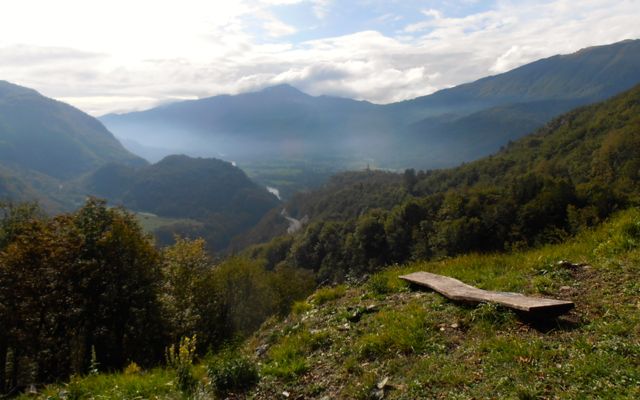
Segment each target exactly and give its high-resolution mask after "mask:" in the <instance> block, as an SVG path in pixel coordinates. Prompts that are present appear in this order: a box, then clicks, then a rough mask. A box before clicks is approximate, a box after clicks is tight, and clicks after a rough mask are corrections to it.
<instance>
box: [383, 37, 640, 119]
mask: <svg viewBox="0 0 640 400" xmlns="http://www.w3.org/2000/svg"><path fill="white" fill-rule="evenodd" d="M638 68H640V40H624V41H622V42H618V43H614V44H609V45H604V46H594V47H588V48H585V49H582V50H580V51H577V52H575V53H573V54H565V55H555V56H553V57H549V58H545V59H542V60H538V61H535V62H532V63H530V64H526V65H523V66H521V67H518V68H515V69H513V70H511V71H508V72H505V73H502V74H499V75H495V76H489V77H486V78H482V79H479V80H477V81H475V82H471V83H466V84H463V85H459V86H456V87H453V88H450V89H444V90H440V91H438V92H436V93H433V94H431V95H428V96H423V97H418V98H416V99H413V100H408V101H403V102H400V103H396V104H392V105H390V106H389V107H391V108H401V109H404V111H406V109H411V110H412V111H414V112H416V113H419V112H422V113H425V114H427V115H428V114H433V113H436V112H438V113H439V112H440V111H438V110H443V109H445V110H448V109H450V108H451V107H454V108H456V109H460V110H467V113H468V112H469V110H479V109H486V108H490V107H493V106H496V105H501V104H512V103H523V102H533V101H542V100H581V101H582V102H583V104H586V103H592V102H595V101H598V100H603V99H605V98H607V97H611V96H613V95H614V94H616V93H620V92H622V91H624V90H627V89H629V88H631V87H632V86H634V85H635V84H637V83H638V82H639V79H638Z"/></svg>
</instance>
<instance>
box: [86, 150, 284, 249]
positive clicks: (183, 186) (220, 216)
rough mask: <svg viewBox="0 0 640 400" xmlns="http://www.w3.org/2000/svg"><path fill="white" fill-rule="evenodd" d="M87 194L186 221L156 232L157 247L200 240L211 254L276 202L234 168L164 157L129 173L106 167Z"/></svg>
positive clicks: (89, 184)
mask: <svg viewBox="0 0 640 400" xmlns="http://www.w3.org/2000/svg"><path fill="white" fill-rule="evenodd" d="M81 186H82V187H83V188H84V190H85V191H86V192H87V193H90V194H93V195H97V196H101V197H104V198H106V199H108V200H109V201H110V202H111V203H113V204H120V205H124V206H125V207H127V208H128V209H130V210H134V211H138V212H145V213H152V214H156V215H159V216H162V217H171V218H182V219H188V220H191V221H192V222H193V223H189V222H187V221H184V222H178V223H175V224H170V225H167V226H163V227H161V228H159V229H158V230H157V232H156V235H157V237H158V239H159V240H160V242H161V243H162V244H166V243H170V242H172V241H173V235H174V234H181V235H183V236H188V237H193V238H195V237H204V238H206V239H207V242H208V243H209V245H210V248H213V249H223V248H225V247H226V246H227V244H228V242H229V240H230V239H231V238H232V237H233V236H235V235H237V234H239V233H241V232H242V231H243V230H246V229H248V228H249V227H251V226H253V225H254V224H255V223H256V222H257V221H259V220H260V218H262V217H263V216H264V215H265V213H266V212H267V211H269V210H270V209H272V208H273V207H275V206H276V205H277V204H278V203H279V202H278V199H277V198H276V197H275V196H274V195H272V194H271V193H269V192H268V191H267V190H266V189H265V188H263V187H261V186H259V185H257V184H256V183H254V182H252V181H251V180H250V179H249V178H247V176H246V175H245V173H244V172H243V171H242V170H240V169H239V168H237V167H235V166H233V165H231V163H228V162H226V161H221V160H217V159H212V158H210V159H205V158H191V157H187V156H169V157H166V158H164V159H163V160H162V161H160V162H158V163H156V164H153V165H149V166H147V167H143V168H138V169H133V168H128V167H126V166H122V165H119V164H109V165H106V166H104V167H102V168H101V169H99V170H97V171H96V172H95V173H93V174H91V175H89V176H88V177H86V178H85V179H84V180H83V182H82V185H81Z"/></svg>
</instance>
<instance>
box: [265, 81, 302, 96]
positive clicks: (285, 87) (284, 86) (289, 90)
mask: <svg viewBox="0 0 640 400" xmlns="http://www.w3.org/2000/svg"><path fill="white" fill-rule="evenodd" d="M259 93H266V94H276V95H296V96H308V94H306V93H304V92H302V91H301V90H300V89H298V88H296V87H294V86H291V85H290V84H288V83H281V84H278V85H275V86H268V87H266V88H264V89H262V90H260V92H259Z"/></svg>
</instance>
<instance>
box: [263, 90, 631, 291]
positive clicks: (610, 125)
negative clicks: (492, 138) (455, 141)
mask: <svg viewBox="0 0 640 400" xmlns="http://www.w3.org/2000/svg"><path fill="white" fill-rule="evenodd" d="M639 146H640V87H636V88H634V89H632V90H630V91H628V92H626V93H623V94H621V95H619V96H616V97H615V98H613V99H611V100H608V101H606V102H604V103H601V104H596V105H593V106H588V107H584V108H581V109H577V110H575V111H572V112H570V113H568V114H565V115H563V116H561V117H558V118H556V119H554V120H553V121H552V122H550V123H549V124H548V125H547V126H545V127H544V128H542V129H541V130H539V131H537V132H536V133H534V134H532V135H529V136H527V137H525V138H523V139H521V140H519V141H517V142H514V143H511V144H509V145H508V146H506V147H505V148H504V149H503V150H502V151H500V152H499V153H497V154H496V155H493V156H490V157H487V158H485V159H483V160H480V161H477V162H473V163H469V164H466V165H463V166H460V167H458V168H454V169H449V170H435V171H419V172H415V171H413V170H407V171H405V173H404V174H402V175H399V174H396V175H393V174H388V173H382V172H372V171H364V172H360V173H348V174H344V175H341V176H339V177H336V178H334V179H333V180H332V182H331V183H330V184H328V185H326V187H325V188H323V189H321V190H318V191H313V192H309V193H304V194H300V195H298V196H296V197H295V198H294V199H292V200H291V201H290V202H289V203H288V204H287V205H286V208H287V210H288V211H289V212H291V213H293V215H294V216H297V217H298V218H300V217H302V216H303V215H308V216H309V218H310V224H309V225H308V226H307V228H306V229H305V230H304V232H302V233H300V234H298V235H294V236H287V237H283V238H280V239H277V240H275V241H274V242H273V243H272V244H271V245H269V244H267V245H261V246H258V247H256V248H254V249H253V250H252V251H251V253H252V254H254V255H255V256H264V257H266V258H267V259H269V260H271V261H270V262H271V263H273V264H274V265H275V264H277V263H279V262H283V263H285V264H287V265H293V266H296V267H304V268H312V269H314V270H315V271H316V272H318V273H319V275H320V276H321V279H324V278H330V279H338V280H340V279H343V278H344V277H345V276H347V275H350V274H355V275H360V274H362V273H365V272H367V271H371V270H375V269H376V268H378V267H380V266H383V265H387V264H390V263H394V262H404V261H407V260H410V259H424V258H432V257H445V256H451V255H455V254H462V253H467V252H474V251H480V252H488V251H502V250H510V249H517V248H522V247H528V246H537V245H540V244H543V243H549V242H558V241H561V240H564V239H565V238H567V237H568V236H570V235H572V234H574V233H576V232H579V231H580V230H581V229H583V228H584V227H588V226H591V225H594V224H596V223H598V222H599V221H601V220H603V219H604V218H606V216H607V215H609V214H610V213H611V212H613V211H615V210H617V209H620V208H623V207H626V206H628V205H631V204H637V202H638V200H639V198H638V195H639V191H638V189H639V187H638V182H639V180H640V157H639V154H638V151H637V149H638V148H640V147H639ZM372 189H373V190H372ZM274 223H275V219H274ZM268 226H269V225H268V224H262V225H259V227H260V228H261V229H263V230H264V229H270V228H269V227H268ZM273 231H275V229H273ZM254 234H255V235H256V236H260V235H259V232H254ZM274 254H277V255H278V256H274Z"/></svg>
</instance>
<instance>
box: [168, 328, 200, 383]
mask: <svg viewBox="0 0 640 400" xmlns="http://www.w3.org/2000/svg"><path fill="white" fill-rule="evenodd" d="M195 352H196V336H195V335H194V336H193V337H191V338H190V337H183V338H182V339H180V343H179V345H178V346H177V347H176V346H175V345H171V347H169V348H168V349H167V352H166V353H167V354H166V357H167V364H168V365H169V366H170V367H172V368H174V369H175V370H176V374H177V376H178V388H179V389H180V390H181V391H183V392H184V393H192V392H193V390H194V389H195V387H196V385H197V384H198V381H197V379H196V378H195V377H194V376H193V374H192V373H191V368H192V367H193V359H194V357H195Z"/></svg>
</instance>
